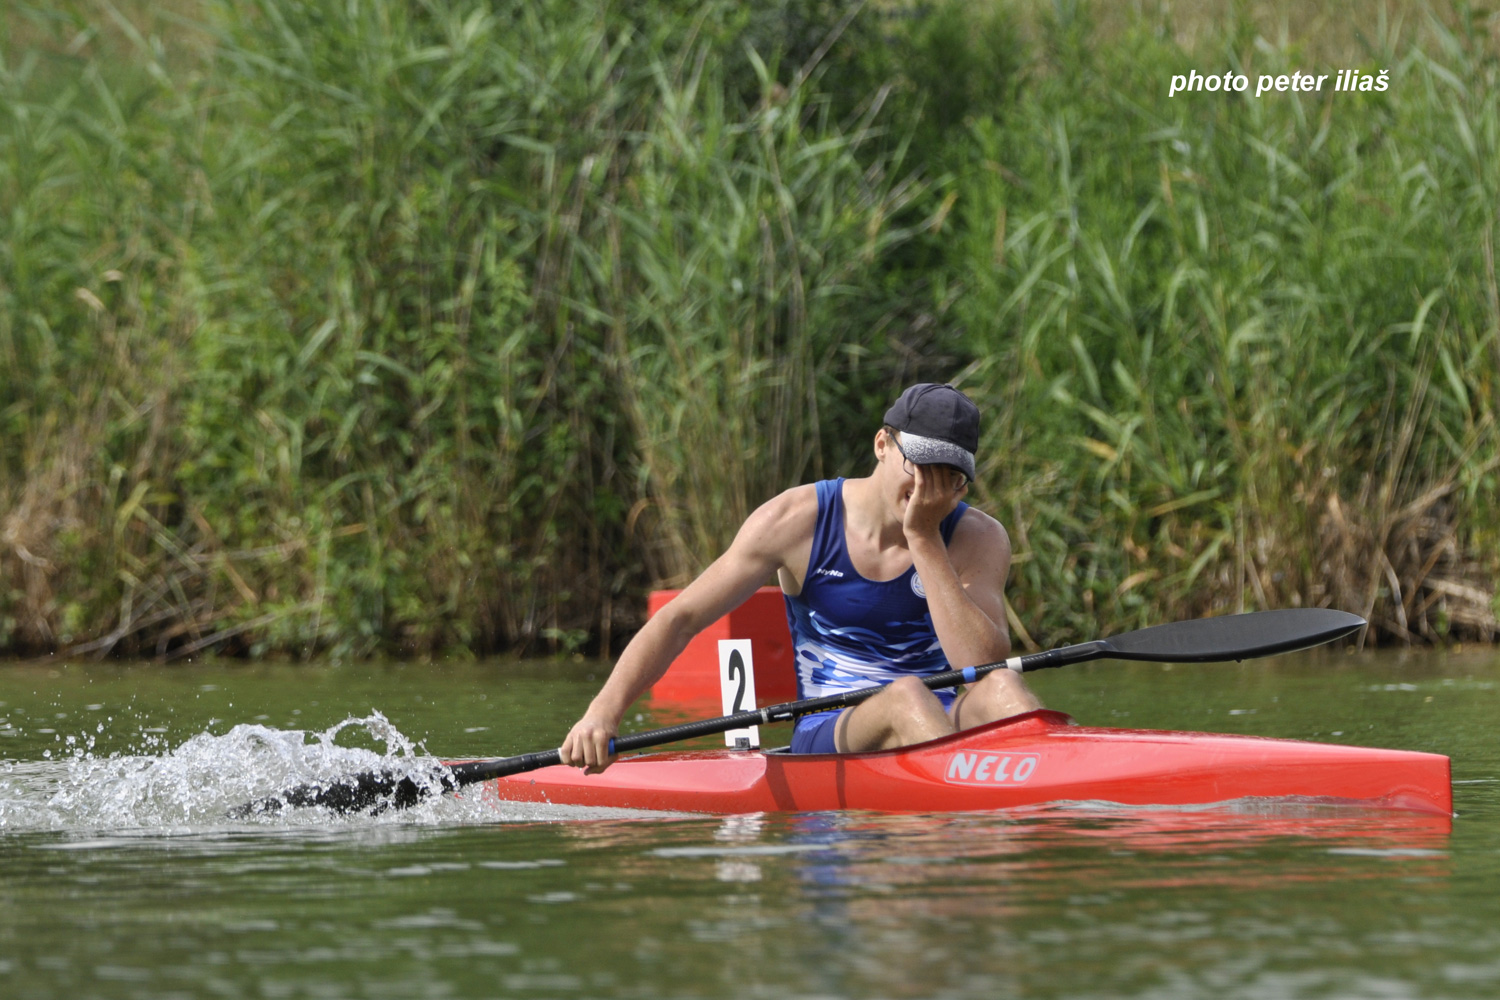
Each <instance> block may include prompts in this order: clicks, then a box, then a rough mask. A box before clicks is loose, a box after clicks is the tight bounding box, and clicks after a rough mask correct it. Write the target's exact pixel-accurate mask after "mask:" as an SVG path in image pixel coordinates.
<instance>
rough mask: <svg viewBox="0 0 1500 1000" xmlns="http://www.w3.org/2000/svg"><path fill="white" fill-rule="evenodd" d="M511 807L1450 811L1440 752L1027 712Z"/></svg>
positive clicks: (557, 779) (641, 762)
mask: <svg viewBox="0 0 1500 1000" xmlns="http://www.w3.org/2000/svg"><path fill="white" fill-rule="evenodd" d="M481 787H482V789H483V791H482V792H481V793H480V794H482V795H485V796H493V797H495V798H498V799H502V800H506V801H514V802H548V803H553V804H557V805H581V806H610V807H618V808H626V809H653V810H671V811H677V812H695V813H747V812H792V811H816V810H829V809H869V810H878V811H884V812H948V811H966V810H984V809H1005V808H1010V807H1014V806H1024V805H1032V804H1036V803H1043V802H1060V801H1105V802H1117V803H1121V804H1125V805H1143V806H1144V805H1162V806H1186V805H1206V804H1210V803H1216V802H1226V801H1232V800H1238V799H1249V798H1253V799H1294V800H1299V801H1313V802H1324V803H1331V804H1332V803H1344V804H1354V805H1360V806H1366V807H1372V808H1379V809H1401V810H1413V811H1416V812H1423V813H1434V814H1441V815H1444V816H1450V815H1452V812H1453V793H1452V784H1451V780H1450V772H1449V761H1448V758H1447V757H1444V756H1441V755H1439V754H1430V753H1417V752H1414V751H1406V750H1380V749H1372V748H1366V747H1349V746H1338V745H1334V744H1327V743H1309V742H1305V741H1301V740H1282V739H1268V738H1265V737H1258V736H1227V735H1220V734H1215V733H1179V732H1160V731H1154V730H1144V729H1107V728H1096V727H1091V726H1079V725H1076V724H1074V722H1073V720H1072V719H1071V718H1069V717H1068V716H1067V715H1065V714H1063V713H1062V712H1053V711H1047V710H1041V711H1036V712H1028V713H1027V714H1025V715H1018V716H1015V717H1013V718H1010V719H1005V720H1002V721H1000V722H995V723H991V724H990V725H987V726H980V727H977V728H975V729H970V730H967V731H965V732H962V733H955V734H954V735H952V736H946V737H943V738H942V739H937V740H931V741H929V742H927V743H921V744H917V745H915V746H910V747H903V748H901V749H899V750H884V751H878V752H874V753H855V754H797V755H793V754H789V753H785V752H781V751H770V752H761V751H758V750H707V751H684V752H670V753H653V754H645V755H642V756H639V757H626V758H622V759H621V760H620V761H619V762H618V763H616V764H615V765H614V766H613V767H611V768H610V769H609V770H608V771H606V772H605V773H603V774H595V775H586V774H584V773H583V772H582V771H579V770H577V769H575V768H570V767H561V766H556V767H545V768H542V769H540V770H535V771H529V772H526V773H523V774H515V775H510V776H507V777H503V778H496V779H492V780H490V781H486V782H484V783H483V785H482V786H481Z"/></svg>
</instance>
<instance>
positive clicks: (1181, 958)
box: [0, 649, 1500, 1000]
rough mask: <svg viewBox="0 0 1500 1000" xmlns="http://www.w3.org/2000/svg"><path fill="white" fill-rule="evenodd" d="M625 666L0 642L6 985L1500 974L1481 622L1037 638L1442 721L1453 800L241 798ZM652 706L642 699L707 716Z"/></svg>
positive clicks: (1093, 679) (626, 989)
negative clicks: (617, 803) (767, 811)
mask: <svg viewBox="0 0 1500 1000" xmlns="http://www.w3.org/2000/svg"><path fill="white" fill-rule="evenodd" d="M604 669H605V668H604V667H603V666H601V665H599V664H596V663H592V662H524V663H518V662H514V661H503V660H495V661H483V662H476V663H446V664H438V665H426V666H424V665H417V664H401V665H375V666H371V665H367V664H366V665H357V666H349V665H344V666H340V665H332V664H325V665H305V664H304V665H296V664H248V665H247V664H240V663H227V664H223V663H221V664H204V665H196V664H195V665H173V666H169V667H159V666H150V665H119V664H108V665H97V664H95V665H82V664H49V665H42V666H35V665H18V664H8V665H0V997H5V998H15V1000H30V998H54V997H55V998H68V1000H83V998H95V997H97V998H109V1000H126V998H151V1000H163V998H178V997H182V998H199V997H204V998H208V997H214V998H217V997H224V998H238V997H255V998H302V997H306V998H320V1000H327V998H345V997H348V998H364V997H390V998H428V997H431V998H445V1000H446V998H475V1000H481V998H491V997H527V998H548V997H642V998H655V997H672V998H677V997H725V996H734V997H766V998H772V997H775V998H781V997H808V998H813V997H818V998H822V997H861V998H875V997H976V998H977V997H984V998H994V997H1004V996H1018V997H1079V998H1082V997H1099V998H1106V997H1108V998H1114V997H1162V998H1167V997H1172V998H1176V997H1182V998H1189V997H1213V998H1267V1000H1282V998H1294V997H1329V998H1372V1000H1375V998H1381V1000H1384V998H1404V997H1421V998H1441V997H1476V998H1478V997H1485V998H1488V997H1495V996H1500V748H1497V744H1500V741H1497V739H1496V724H1497V720H1500V656H1497V655H1496V653H1495V652H1493V651H1491V650H1488V649H1484V650H1469V651H1457V652H1446V653H1432V652H1421V653H1411V654H1400V653H1375V654H1371V653H1364V654H1348V653H1320V654H1301V655H1298V656H1290V657H1281V658H1277V659H1274V660H1262V661H1256V662H1251V663H1245V664H1239V665H1234V664H1231V665H1212V666H1177V667H1175V668H1167V667H1163V666H1157V665H1146V664H1119V663H1095V664H1088V665H1081V666H1075V667H1070V668H1066V669H1064V670H1056V671H1048V672H1045V673H1043V674H1040V675H1033V676H1035V677H1036V680H1035V687H1036V689H1037V690H1038V692H1039V693H1040V694H1041V695H1042V697H1043V698H1044V699H1045V700H1046V701H1047V703H1048V705H1049V706H1050V707H1054V708H1058V709H1062V710H1065V711H1068V712H1071V713H1072V714H1073V715H1074V716H1075V718H1077V720H1078V721H1079V722H1081V723H1085V724H1090V725H1123V726H1131V727H1142V728H1169V729H1196V730H1211V731H1220V732H1233V733H1254V734H1260V735H1267V736H1282V737H1295V738H1303V739H1312V740H1322V741H1333V742H1344V743H1353V744H1362V745H1371V746H1390V747H1399V748H1404V749H1414V750H1426V751H1434V752H1438V753H1444V754H1448V755H1450V756H1451V757H1452V758H1453V775H1454V780H1455V785H1454V792H1455V800H1456V810H1457V813H1458V815H1457V816H1456V818H1454V820H1453V821H1452V823H1451V826H1450V824H1448V823H1446V822H1444V821H1441V820H1438V821H1437V822H1434V821H1432V820H1431V819H1430V818H1429V819H1423V818H1420V817H1416V816H1413V815H1406V814H1399V813H1380V812H1360V811H1336V810H1321V811H1318V810H1309V809H1308V808H1307V807H1305V806H1304V807H1288V808H1286V809H1284V810H1278V809H1274V808H1273V809H1269V810H1267V809H1259V810H1246V809H1243V808H1240V809H1236V808H1233V807H1226V808H1218V809H1201V810H1140V809H1123V808H1110V807H1106V806H1102V805H1099V804H1092V805H1061V806H1054V807H1045V808H1031V809H1026V810H1019V811H1013V812H997V813H984V814H967V815H877V814H868V813H865V814H859V813H807V814H799V815H764V816H740V817H730V818H717V817H699V816H680V815H679V816H670V815H654V814H645V813H610V812H585V811H580V810H568V809H563V808H559V807H543V806H526V807H519V806H506V807H496V806H494V805H493V804H485V803H483V802H480V801H478V800H475V799H469V800H464V801H459V800H456V799H452V798H447V799H436V800H432V801H428V802H425V803H423V804H422V805H420V806H418V807H417V808H415V809H413V810H410V811H406V812H399V813H387V814H384V815H381V816H376V817H373V818H371V817H354V818H333V817H330V816H327V815H322V814H319V813H317V812H316V811H306V810H304V811H302V812H301V813H299V814H293V815H290V816H287V817H282V818H266V819H258V820H254V821H230V820H228V819H226V818H225V810H226V808H227V807H229V806H231V805H234V804H237V803H239V802H243V801H245V800H247V799H250V798H253V797H255V796H257V795H262V794H266V793H269V792H271V791H274V790H276V789H278V788H280V787H283V786H284V785H285V784H287V783H288V782H293V783H295V781H296V780H300V779H301V778H304V777H309V776H316V775H331V774H338V773H343V772H345V771H348V770H359V769H362V768H364V767H367V766H369V765H370V764H371V763H373V762H377V761H380V760H382V759H389V758H392V757H396V758H401V757H409V756H413V755H415V756H418V757H420V756H422V755H425V754H435V755H439V756H445V757H463V756H488V755H499V754H510V753H519V752H523V751H529V750H536V749H543V748H546V747H549V746H554V745H556V743H557V741H558V739H559V737H560V736H561V734H562V733H563V732H565V731H566V729H567V726H568V724H569V723H570V721H571V720H572V719H573V718H574V717H575V716H576V715H577V714H578V712H579V711H581V709H582V708H583V706H584V705H585V704H586V702H587V700H588V698H589V697H590V695H591V694H592V692H593V690H594V689H595V688H596V687H597V685H598V683H599V680H601V679H602V675H603V674H602V672H603V670H604ZM596 675H597V676H596ZM640 708H641V712H640V713H639V716H638V717H635V718H633V719H632V720H631V724H632V725H634V726H635V727H637V728H645V727H648V726H652V725H660V724H665V723H667V722H674V721H681V719H680V716H678V715H677V714H675V713H673V712H672V711H670V710H669V709H666V708H664V707H662V706H656V707H655V708H653V707H652V706H651V705H650V704H649V703H643V705H642V706H640ZM763 735H764V736H766V737H767V742H768V744H769V743H774V742H775V741H776V740H777V738H778V737H780V738H782V739H784V737H785V729H784V728H782V729H779V730H778V729H772V730H770V731H766V732H763ZM710 742H712V741H710ZM497 809H498V810H499V811H497Z"/></svg>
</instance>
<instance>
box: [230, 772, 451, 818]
mask: <svg viewBox="0 0 1500 1000" xmlns="http://www.w3.org/2000/svg"><path fill="white" fill-rule="evenodd" d="M454 787H456V786H455V784H454V782H453V779H452V778H451V777H449V776H448V774H447V772H446V771H438V772H435V773H434V774H433V775H432V780H430V781H426V782H418V781H417V780H416V779H415V778H413V777H412V776H411V775H409V774H401V773H398V772H395V771H365V772H363V773H360V774H354V775H350V776H349V777H347V778H339V779H338V780H336V781H330V782H328V783H327V784H319V783H312V784H306V785H298V786H297V787H296V788H288V789H287V790H286V791H284V792H280V793H278V794H276V795H271V796H268V797H267V798H264V799H259V800H257V801H255V802H247V803H245V804H244V805H242V806H236V807H235V808H233V809H231V810H229V816H230V818H231V819H249V818H250V817H252V816H273V815H277V814H279V813H281V812H282V811H284V810H286V809H300V808H303V807H306V806H321V807H323V808H324V809H329V810H331V811H333V812H336V813H356V812H372V811H373V812H384V811H385V810H386V809H406V808H408V807H410V806H414V805H416V804H417V803H418V802H420V801H421V800H422V799H424V798H426V797H427V796H428V795H431V794H432V793H433V792H434V791H438V790H451V789H453V788H454Z"/></svg>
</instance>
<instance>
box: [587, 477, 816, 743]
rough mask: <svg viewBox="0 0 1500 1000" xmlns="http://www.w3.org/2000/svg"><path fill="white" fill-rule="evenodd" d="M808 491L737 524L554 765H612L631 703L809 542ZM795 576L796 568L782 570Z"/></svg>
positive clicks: (638, 642) (637, 646)
mask: <svg viewBox="0 0 1500 1000" xmlns="http://www.w3.org/2000/svg"><path fill="white" fill-rule="evenodd" d="M817 506H818V505H817V495H816V493H815V491H814V487H811V486H799V487H797V488H795V489H791V490H788V491H786V492H785V493H782V494H780V495H779V496H776V497H774V498H773V499H771V500H769V501H767V502H766V503H764V504H762V505H761V506H760V507H759V508H757V509H756V511H755V512H754V513H753V514H751V515H750V516H749V517H748V518H746V519H745V523H744V524H743V525H742V526H741V527H740V530H739V533H738V534H736V535H735V538H734V541H733V542H732V543H731V544H730V546H729V548H728V549H727V550H726V551H725V552H724V554H723V555H721V556H720V557H719V558H718V559H716V560H714V562H713V564H712V565H710V566H709V567H708V569H706V570H704V571H703V573H702V575H700V576H699V577H698V578H697V579H696V580H694V581H693V582H692V583H691V584H689V585H688V587H687V588H686V589H685V590H683V592H682V593H680V594H678V595H677V597H675V598H674V599H673V600H671V601H669V602H668V603H667V604H666V606H664V607H663V608H662V609H661V610H660V611H658V612H657V613H656V614H655V615H653V616H652V617H651V618H650V619H649V620H648V621H647V622H646V624H645V626H644V627H643V628H642V629H641V630H640V631H639V632H637V633H636V635H635V637H634V638H633V639H631V640H630V644H629V645H628V646H626V647H625V651H624V652H623V653H621V654H620V659H619V661H618V662H617V663H616V664H615V668H614V670H613V671H611V672H610V675H609V679H608V680H607V681H605V683H604V687H603V688H602V689H600V691H599V693H598V694H597V695H596V696H595V697H594V700H593V701H592V702H591V703H590V704H589V707H588V710H587V711H586V712H584V715H583V718H581V719H579V720H578V722H577V723H575V724H574V726H573V728H572V730H571V731H570V732H569V733H568V736H567V738H566V739H565V740H563V744H562V747H561V748H560V749H561V757H562V762H563V763H564V764H570V765H572V766H574V767H584V768H587V769H588V770H589V772H590V773H597V772H599V771H602V770H604V768H606V767H608V766H609V763H610V762H611V760H613V758H612V757H611V755H610V753H609V741H610V740H611V739H612V738H613V737H614V736H616V735H617V734H618V733H619V731H620V720H621V719H622V718H623V717H624V715H625V711H626V709H628V708H629V707H630V706H631V705H632V704H634V702H635V700H636V699H637V698H639V697H641V695H643V694H645V693H646V691H647V690H649V689H650V687H651V685H652V684H655V683H656V682H657V681H658V680H660V679H661V676H662V675H663V674H664V673H666V671H667V667H668V666H669V665H670V664H671V662H672V661H673V660H674V659H676V658H677V655H678V654H679V653H681V652H682V651H683V649H684V648H685V647H686V646H687V644H688V642H689V641H690V640H691V639H692V638H693V636H695V635H697V634H698V633H699V632H701V631H703V629H705V628H707V627H708V626H709V625H711V624H713V623H714V622H715V621H717V620H718V619H719V618H722V617H723V616H724V615H726V614H728V613H729V612H730V611H732V610H734V609H735V608H737V607H739V606H740V605H741V604H742V603H744V602H745V601H746V600H747V599H748V598H749V597H750V595H751V594H753V593H755V591H756V590H757V589H758V588H759V587H761V586H762V585H764V584H765V583H766V582H767V581H768V580H770V579H771V578H772V577H773V576H774V575H775V573H776V571H777V570H778V569H780V568H782V567H783V566H785V565H786V564H787V561H788V558H787V557H788V553H790V552H792V551H795V550H799V549H800V548H801V547H804V546H799V545H798V544H797V542H798V541H799V540H801V541H803V542H804V544H805V540H806V539H810V538H811V537H812V528H813V523H814V521H815V520H816V519H817ZM788 568H790V569H792V571H793V572H794V573H795V574H798V575H800V574H801V573H802V571H803V569H804V567H801V566H797V567H788Z"/></svg>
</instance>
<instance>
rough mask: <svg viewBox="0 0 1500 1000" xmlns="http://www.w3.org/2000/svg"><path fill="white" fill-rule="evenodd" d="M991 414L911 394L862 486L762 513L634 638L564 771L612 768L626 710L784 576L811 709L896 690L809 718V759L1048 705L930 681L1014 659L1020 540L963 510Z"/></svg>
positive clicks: (798, 493)
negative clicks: (1016, 543)
mask: <svg viewBox="0 0 1500 1000" xmlns="http://www.w3.org/2000/svg"><path fill="white" fill-rule="evenodd" d="M978 446H979V410H978V409H977V408H976V407H975V406H974V404H973V402H972V401H970V399H969V397H967V396H965V395H964V394H963V393H961V392H959V391H958V390H957V389H955V388H954V387H953V386H951V385H938V384H936V383H930V382H926V383H922V384H920V385H914V386H912V387H911V388H909V389H907V390H906V391H905V392H904V393H902V394H901V398H900V399H898V400H897V401H896V403H895V405H893V406H892V407H891V408H890V409H889V410H888V411H886V415H885V425H884V426H883V427H881V429H880V430H879V431H878V432H877V433H876V435H875V460H876V465H875V471H874V472H872V473H871V474H870V475H869V476H866V477H865V478H863V479H834V480H825V481H823V482H819V483H813V484H810V485H807V486H798V487H795V488H794V489H790V490H787V491H786V492H785V493H782V494H781V495H779V496H777V497H775V498H773V499H771V500H770V501H768V502H766V503H765V504H763V505H762V506H761V507H759V508H758V509H757V510H756V511H755V512H754V513H753V514H751V515H750V517H749V518H747V519H746V521H745V523H744V525H743V526H742V527H741V528H740V530H739V533H738V534H737V535H736V536H735V539H734V542H733V543H732V544H731V545H730V546H729V549H728V551H726V552H725V553H724V554H723V555H722V556H720V557H719V558H718V559H717V560H715V561H714V563H713V564H712V565H711V566H709V567H708V569H706V570H704V571H703V574H702V575H701V576H699V577H698V578H697V579H696V580H694V581H693V582H692V584H691V585H689V586H688V588H687V589H686V590H684V591H683V592H682V593H681V594H679V595H678V596H677V597H676V598H675V599H674V600H672V601H671V602H670V603H668V604H667V605H666V606H665V607H664V608H662V610H661V611H660V612H658V613H657V614H656V615H655V616H654V617H653V618H651V619H650V620H649V621H648V622H647V623H646V625H645V627H644V628H642V629H641V631H640V632H639V633H637V634H636V636H635V638H634V639H632V640H631V642H630V644H629V645H628V646H627V647H626V648H625V652H624V653H623V654H621V656H620V660H619V662H618V663H616V664H615V668H614V671H613V672H612V673H611V674H610V676H609V680H608V681H606V682H605V684H604V687H603V689H602V690H600V692H599V694H598V695H597V696H596V697H595V698H594V700H593V702H592V703H591V704H590V705H589V707H588V710H587V711H586V712H585V713H584V716H583V718H582V719H580V720H579V721H578V722H577V723H576V724H575V725H574V726H573V729H572V731H571V732H569V733H568V736H567V739H565V740H564V741H563V745H562V748H561V751H562V760H563V763H565V764H571V765H574V766H576V767H582V768H586V769H587V770H588V771H590V772H591V773H596V772H598V771H602V770H603V769H604V768H606V767H608V766H609V764H610V763H611V762H612V760H613V758H612V757H610V755H609V741H610V738H611V737H613V736H615V735H616V734H617V733H618V732H619V727H620V719H621V717H623V716H624V714H625V710H626V709H627V708H629V707H630V705H631V704H632V703H633V702H634V701H635V700H636V699H637V698H639V697H640V696H641V695H642V694H644V693H645V692H646V691H647V689H649V688H650V687H651V685H652V684H654V683H655V682H656V681H657V680H658V679H659V678H660V677H661V675H662V674H663V673H665V672H666V669H667V666H668V665H669V664H670V663H671V662H672V660H673V659H674V658H676V656H677V654H678V653H680V652H682V650H683V648H684V647H685V646H686V645H687V643H688V641H689V640H690V639H691V638H692V637H693V636H695V635H697V634H698V632H700V631H701V630H702V629H704V628H706V627H707V626H708V625H710V624H711V623H713V622H714V621H716V620H717V619H719V618H720V617H722V616H723V615H725V614H728V613H729V612H730V611H731V610H733V609H734V608H735V607H737V606H739V604H740V603H741V602H743V601H744V600H746V599H747V598H748V597H749V596H750V595H751V594H753V593H754V592H755V590H756V589H757V588H758V587H760V586H761V585H762V584H763V583H764V582H765V581H766V580H767V579H769V578H770V577H771V575H772V574H773V573H774V574H775V575H776V578H777V580H778V581H779V582H780V584H781V589H782V591H783V592H785V594H786V595H787V596H786V601H787V618H788V621H789V623H790V625H791V629H792V645H793V647H794V649H795V652H796V661H797V687H798V697H799V698H813V697H819V696H822V695H827V694H835V693H838V692H840V691H846V690H850V689H853V688H861V687H868V686H870V685H873V684H889V687H888V688H887V689H886V690H885V691H882V692H881V693H880V694H878V695H875V696H874V697H872V698H870V699H869V700H868V701H865V702H862V703H860V704H859V705H856V706H854V707H853V708H846V709H843V710H842V711H834V712H825V713H821V714H820V715H813V716H805V717H803V718H801V719H799V720H798V722H797V728H796V730H795V733H794V735H793V737H792V749H793V751H795V752H799V753H832V752H834V751H839V752H847V751H855V750H880V749H888V748H891V747H899V746H905V745H907V744H910V743H920V742H922V741H924V740H930V739H935V738H936V737H939V736H945V735H947V734H949V733H952V732H955V731H957V730H959V729H968V728H970V727H972V726H977V725H981V724H983V723H986V722H991V721H994V720H995V719H1003V718H1006V717H1007V716H1011V715H1016V714H1019V713H1021V712H1029V711H1031V710H1033V709H1037V708H1041V707H1042V705H1041V702H1040V701H1038V700H1037V698H1036V696H1035V695H1033V694H1032V693H1031V691H1030V690H1029V689H1028V688H1027V687H1026V684H1025V682H1024V681H1022V680H1021V675H1020V674H1018V673H1016V672H1014V671H1011V670H996V671H994V672H992V673H990V674H987V675H986V676H985V677H984V678H982V679H981V680H980V681H978V682H977V683H975V684H974V685H972V686H970V687H969V688H968V690H967V691H965V692H964V693H963V694H961V695H958V696H956V697H955V695H954V692H953V691H951V690H947V691H938V692H934V691H929V690H928V689H927V688H926V687H924V686H923V685H922V683H921V681H920V680H919V678H920V677H921V676H922V675H925V674H932V673H937V672H940V671H943V670H949V669H961V668H963V667H969V666H978V665H979V664H984V663H994V662H996V661H998V660H1003V659H1005V658H1006V657H1007V656H1008V655H1009V654H1010V631H1009V629H1008V627H1007V625H1006V621H1005V600H1004V597H1003V593H1004V590H1005V578H1006V575H1007V573H1009V571H1010V539H1009V537H1007V535H1006V534H1005V528H1004V527H1002V526H1001V525H1000V522H998V521H996V520H995V519H994V518H992V517H990V516H989V515H988V514H984V513H982V512H980V511H978V510H975V509H974V508H972V507H970V506H969V505H968V504H965V503H963V502H962V499H963V496H964V493H965V491H966V490H967V489H968V486H969V483H971V482H972V481H973V479H974V451H975V449H976V448H977V447H978Z"/></svg>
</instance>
